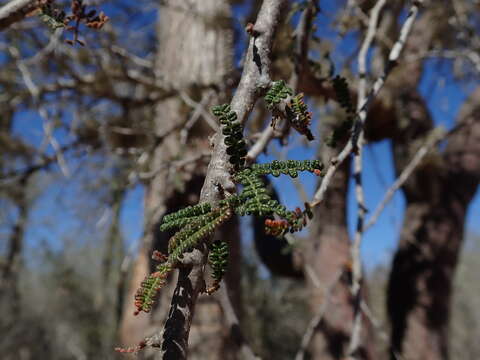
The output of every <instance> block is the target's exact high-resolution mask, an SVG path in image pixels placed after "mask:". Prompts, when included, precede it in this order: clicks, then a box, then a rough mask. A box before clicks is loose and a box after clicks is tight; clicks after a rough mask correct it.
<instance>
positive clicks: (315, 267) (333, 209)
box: [304, 123, 372, 359]
mask: <svg viewBox="0 0 480 360" xmlns="http://www.w3.org/2000/svg"><path fill="white" fill-rule="evenodd" d="M332 128H333V124H328V123H324V124H322V129H321V130H322V131H321V133H322V134H323V135H322V136H326V135H328V134H329V133H330V132H331V131H332ZM319 154H320V156H321V157H322V161H323V162H324V163H328V160H329V159H330V158H331V157H332V156H333V154H334V151H333V150H332V149H329V148H328V147H327V146H326V145H324V143H323V142H322V145H321V146H320V147H319ZM349 178H350V160H349V159H347V160H346V161H345V162H344V163H343V164H342V165H341V166H340V167H339V168H338V170H337V172H336V174H335V175H334V178H333V180H332V182H331V184H330V187H329V190H328V192H327V193H326V196H325V199H324V201H323V202H322V203H321V204H320V205H319V206H317V207H316V208H315V211H314V218H313V221H312V224H311V236H310V239H309V242H308V243H307V245H306V249H305V251H304V254H305V255H304V256H305V278H306V279H307V281H308V282H307V284H308V285H307V286H308V287H309V289H310V291H311V296H310V308H311V311H312V313H316V312H318V311H319V309H320V308H321V306H322V304H323V303H324V302H325V301H328V302H329V305H328V306H329V307H328V310H327V311H326V312H325V314H324V317H323V319H322V321H321V322H320V324H319V326H318V327H317V331H316V333H315V335H314V337H313V340H312V347H311V350H310V352H311V357H312V359H340V358H342V357H343V356H345V354H346V350H347V347H348V343H349V340H350V334H351V329H352V326H353V317H354V309H353V298H352V295H351V291H350V282H351V255H350V238H349V235H348V230H347V198H348V183H349ZM340 273H341V274H342V275H341V276H340V277H338V274H340ZM335 281H338V283H337V284H335V285H334V286H332V284H333V283H334V282H335ZM327 288H330V289H332V290H331V292H330V294H326V291H325V290H326V289H327ZM330 306H331V308H330ZM364 324H365V322H364ZM369 332H370V330H369V327H368V325H366V324H365V326H364V328H363V333H362V336H363V338H362V346H361V347H360V349H359V352H358V354H359V357H360V358H361V359H370V358H371V348H370V347H371V345H372V344H371V339H370V335H369Z"/></svg>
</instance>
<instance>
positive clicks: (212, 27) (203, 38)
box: [121, 0, 239, 358]
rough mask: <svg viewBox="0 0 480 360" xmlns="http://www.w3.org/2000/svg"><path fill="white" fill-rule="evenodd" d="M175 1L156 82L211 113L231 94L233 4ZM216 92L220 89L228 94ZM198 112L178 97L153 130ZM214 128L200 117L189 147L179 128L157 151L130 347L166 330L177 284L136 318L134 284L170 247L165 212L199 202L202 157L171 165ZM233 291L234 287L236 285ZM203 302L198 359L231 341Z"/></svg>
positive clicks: (127, 336)
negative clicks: (161, 227) (155, 253)
mask: <svg viewBox="0 0 480 360" xmlns="http://www.w3.org/2000/svg"><path fill="white" fill-rule="evenodd" d="M170 5H172V4H170V3H168V2H166V4H165V6H161V7H160V19H159V22H158V37H159V50H158V54H157V58H156V61H155V63H156V65H155V66H156V74H157V77H158V78H157V80H158V81H159V82H161V83H162V84H165V86H167V87H169V88H170V87H171V88H174V89H177V90H178V91H179V92H180V93H182V92H183V93H185V94H187V96H189V97H191V98H192V99H194V100H195V101H198V102H200V101H201V99H203V98H204V97H205V96H208V101H204V102H203V105H202V106H204V107H205V108H206V111H209V107H210V106H211V105H213V104H218V103H221V102H225V97H226V95H227V94H226V93H224V92H225V91H226V90H225V89H224V86H225V84H227V83H228V82H227V79H228V77H229V76H230V74H231V70H232V54H233V51H232V40H233V38H232V36H233V35H232V30H231V19H230V8H229V5H228V2H227V1H220V0H208V1H205V0H203V1H200V0H196V1H190V2H189V3H188V4H176V3H175V4H174V5H175V6H170ZM209 87H210V88H211V89H210V90H206V92H205V91H204V92H201V91H200V90H198V89H205V88H209ZM215 89H216V90H219V89H222V93H218V92H216V91H215ZM193 112H194V110H192V109H190V108H187V107H186V106H185V104H184V103H183V102H182V101H181V100H180V99H169V100H167V101H164V102H162V103H159V104H158V105H157V106H156V109H155V114H156V115H155V119H154V124H153V128H154V132H155V133H156V135H159V136H160V135H162V134H164V133H165V132H166V131H168V130H169V129H171V128H173V127H174V126H177V125H179V126H180V127H181V125H182V124H185V123H186V122H187V121H188V120H189V119H190V117H191V116H192V113H193ZM211 133H212V131H211V129H210V128H209V127H208V126H207V125H206V122H205V121H204V119H203V118H202V117H201V118H200V119H198V120H197V122H196V123H195V125H194V126H193V127H192V128H191V131H190V133H189V136H188V137H187V141H188V146H184V145H182V144H181V142H180V135H179V132H174V133H173V134H172V135H170V136H168V137H167V138H165V139H164V141H163V142H161V143H160V144H157V145H156V146H155V148H154V149H153V151H152V154H151V158H150V170H151V171H152V173H153V174H154V175H153V177H152V178H151V179H150V180H149V181H148V182H147V184H146V194H145V219H146V220H145V230H144V235H143V239H142V242H141V248H140V251H139V255H138V257H137V259H136V261H135V264H134V267H133V276H132V279H131V286H130V289H129V291H128V292H129V294H128V295H127V299H128V300H127V302H126V307H125V310H124V318H123V322H122V329H121V332H122V341H123V342H124V343H125V344H132V343H137V342H138V341H140V340H142V339H143V338H144V337H145V336H146V335H151V334H152V332H153V331H155V330H154V329H158V328H161V327H162V326H163V323H164V322H165V319H166V317H167V310H168V302H169V299H170V298H171V295H172V291H173V288H172V287H171V286H170V287H169V288H168V287H167V288H165V289H162V291H161V295H160V299H159V301H158V306H157V307H156V309H155V310H154V311H153V312H152V314H151V316H146V315H145V314H141V315H139V316H138V317H133V316H132V315H131V314H133V310H134V308H133V301H130V300H129V299H133V296H134V293H135V291H136V288H137V287H138V286H139V284H140V282H141V281H142V280H143V278H144V277H145V275H147V274H148V273H149V272H150V271H151V268H152V266H153V264H151V260H150V255H151V252H152V250H153V249H159V250H161V251H164V252H166V248H167V242H168V238H169V237H168V234H160V233H159V231H158V224H159V222H160V221H161V218H162V216H163V215H164V214H165V213H168V212H172V211H175V210H178V209H179V208H180V207H183V206H186V205H189V204H194V203H196V202H198V199H199V193H200V189H201V185H202V183H203V178H204V176H202V174H204V173H205V171H206V166H205V165H206V164H205V163H204V162H202V161H200V162H193V163H191V164H187V165H186V166H184V167H182V168H181V169H175V168H172V167H171V165H172V161H173V160H175V159H177V158H188V157H191V156H192V155H197V154H198V153H199V152H205V151H208V150H209V142H208V136H209V135H210V134H211ZM179 184H180V188H178V185H179ZM233 241H235V239H233ZM238 284H239V282H238V283H237V285H238ZM232 288H235V285H234V284H232ZM174 296H175V295H174ZM200 306H201V307H202V308H203V309H202V310H201V313H202V314H205V316H204V319H206V320H205V321H208V324H206V323H205V322H204V321H202V318H199V319H198V321H196V323H195V324H194V326H193V327H192V333H194V334H195V335H194V337H196V338H200V339H201V340H202V343H203V345H206V346H199V347H198V351H196V352H195V353H194V354H195V356H192V358H215V357H210V356H220V354H221V353H222V351H223V343H224V341H225V336H222V335H221V333H222V321H221V319H222V314H221V311H220V308H219V305H218V304H217V303H216V302H215V301H214V300H213V299H212V298H206V299H205V300H204V301H203V302H202V305H200ZM207 328H208V329H207ZM207 330H208V331H207ZM192 335H193V334H192ZM207 344H208V345H207ZM214 354H218V355H214ZM192 355H193V354H192Z"/></svg>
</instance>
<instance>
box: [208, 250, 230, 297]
mask: <svg viewBox="0 0 480 360" xmlns="http://www.w3.org/2000/svg"><path fill="white" fill-rule="evenodd" d="M228 255H229V251H228V244H227V243H226V242H225V241H216V242H214V243H213V244H212V245H211V246H210V254H209V256H208V263H209V265H210V267H211V268H212V271H213V274H212V277H213V280H214V281H213V284H212V285H211V286H210V287H209V288H208V289H207V291H206V292H207V294H209V295H211V294H212V293H213V292H215V291H216V290H218V288H219V287H220V281H222V278H223V275H224V274H225V273H226V271H227V266H228Z"/></svg>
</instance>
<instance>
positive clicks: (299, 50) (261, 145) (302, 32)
mask: <svg viewBox="0 0 480 360" xmlns="http://www.w3.org/2000/svg"><path fill="white" fill-rule="evenodd" d="M317 11H318V8H317V5H316V1H314V0H310V1H309V3H308V5H307V7H306V8H305V10H303V12H302V16H301V17H300V20H299V22H298V25H297V27H296V29H295V31H294V34H295V44H294V46H295V49H294V65H295V67H294V69H293V72H292V75H291V77H290V80H289V82H288V84H289V86H290V88H291V89H292V91H293V93H294V94H295V93H297V92H298V87H299V82H300V76H301V73H302V72H303V71H304V69H305V67H306V66H308V61H307V60H308V49H309V46H308V45H309V40H310V35H311V32H312V25H313V18H314V17H315V15H316V13H317ZM277 135H278V132H277V131H276V130H275V128H274V127H273V126H271V125H268V126H267V127H266V128H265V129H264V130H263V132H262V134H261V136H260V138H259V139H258V141H257V142H255V144H254V145H253V146H252V147H251V148H250V150H249V151H248V154H247V156H246V159H247V162H249V163H251V162H254V161H255V159H256V158H257V156H259V155H260V154H261V153H262V152H263V151H264V150H265V149H266V148H267V146H268V144H269V143H270V141H271V140H272V139H274V138H275V137H276V136H277ZM280 135H282V134H280Z"/></svg>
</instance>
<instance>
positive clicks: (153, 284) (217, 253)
mask: <svg viewBox="0 0 480 360" xmlns="http://www.w3.org/2000/svg"><path fill="white" fill-rule="evenodd" d="M274 87H275V89H274V91H273V90H272V91H271V92H269V93H270V95H271V96H270V97H269V99H270V100H267V102H268V101H271V103H272V104H275V102H276V101H277V100H278V101H280V100H279V99H287V98H288V97H289V96H290V97H291V91H290V90H289V89H288V87H286V85H285V84H284V83H283V82H277V83H276V84H274ZM272 88H273V87H272ZM289 101H290V102H289V105H288V108H289V109H290V110H289V111H291V114H292V115H291V116H295V117H296V119H295V121H296V123H295V124H296V129H297V130H299V129H300V130H301V131H303V133H305V134H308V133H309V130H308V128H307V123H309V121H310V117H311V114H310V113H308V112H307V108H306V105H305V104H304V103H303V100H302V95H301V94H300V95H297V96H296V97H291V98H290V100H289ZM212 112H213V114H214V115H215V116H217V117H218V119H219V122H220V124H221V130H222V134H223V135H224V136H225V137H224V143H225V145H226V146H227V154H228V155H229V160H230V163H231V164H232V165H233V172H232V180H233V181H234V182H236V183H237V184H239V185H241V191H240V192H239V193H237V194H233V195H230V196H228V197H226V198H225V199H223V200H221V201H219V202H218V203H217V204H216V205H213V204H209V203H202V204H197V205H194V206H189V207H186V208H184V209H181V210H179V211H177V212H175V213H172V214H168V215H166V216H164V218H163V219H162V223H161V224H160V230H161V231H167V230H172V229H177V232H176V233H175V234H174V235H173V236H172V237H171V238H170V241H169V244H168V255H162V254H159V253H158V252H156V253H155V254H154V257H155V259H156V260H158V261H159V264H158V265H157V266H156V268H155V272H153V274H151V275H149V276H147V277H146V278H145V280H144V281H143V282H142V283H141V285H140V288H139V289H138V291H137V293H136V295H135V305H136V308H137V310H136V314H138V313H139V312H141V311H144V312H149V311H150V310H151V308H152V306H153V303H154V301H155V297H156V294H157V292H158V290H160V289H161V288H162V287H163V286H164V285H165V284H166V281H167V277H168V275H169V274H170V272H172V271H173V270H174V269H175V268H176V267H178V266H179V264H180V262H181V260H182V257H183V255H184V254H185V253H187V252H189V251H191V250H192V249H193V248H195V247H197V246H199V245H200V244H202V242H203V241H205V239H207V238H208V236H209V235H211V234H212V233H213V232H214V231H215V229H216V228H218V227H219V226H220V225H222V224H223V223H225V222H226V221H227V220H228V219H230V218H231V217H232V216H233V214H238V215H255V216H261V217H268V219H267V220H266V222H265V227H266V231H267V232H269V233H271V234H274V235H276V236H282V235H284V234H285V233H286V232H295V231H300V230H301V229H302V228H303V227H304V226H305V225H306V223H307V220H308V219H309V218H311V215H312V213H311V211H310V209H308V207H307V208H306V209H305V210H303V211H302V210H301V209H300V208H297V209H295V210H294V211H291V210H287V209H286V207H285V206H283V205H282V204H280V203H279V202H278V201H277V200H275V199H272V198H271V196H270V194H269V192H268V190H267V188H266V186H265V184H264V182H263V180H262V176H265V175H272V176H280V175H282V174H283V175H288V176H290V177H297V176H298V173H299V172H301V171H309V172H311V173H314V174H315V175H322V172H321V171H322V168H323V166H322V164H321V163H320V161H318V160H304V161H299V160H288V161H273V162H271V163H267V164H253V165H251V166H248V167H247V166H246V164H245V155H246V154H247V149H246V143H245V140H244V139H243V127H242V126H241V124H240V123H239V122H238V120H237V114H236V113H235V112H234V111H232V109H231V107H230V105H228V104H224V105H219V106H215V107H213V109H212ZM307 130H308V131H307ZM310 134H311V133H310ZM209 248H210V257H209V264H210V266H211V268H212V270H213V280H214V281H213V284H212V286H210V287H209V288H208V289H207V291H206V292H207V293H209V294H211V293H212V292H214V291H215V290H216V289H218V287H219V286H220V281H221V279H222V277H223V275H224V273H225V271H226V266H227V262H228V244H226V243H224V242H217V243H213V244H211V245H210V246H209Z"/></svg>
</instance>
